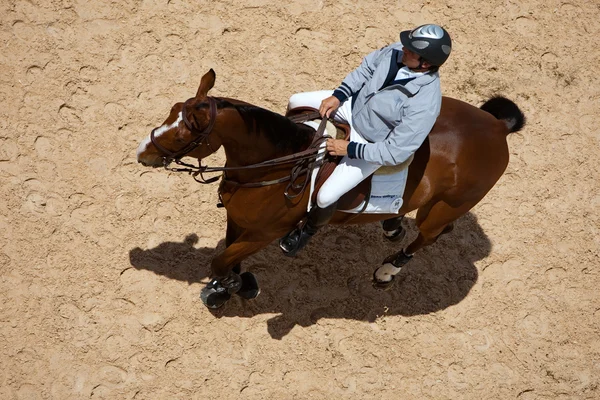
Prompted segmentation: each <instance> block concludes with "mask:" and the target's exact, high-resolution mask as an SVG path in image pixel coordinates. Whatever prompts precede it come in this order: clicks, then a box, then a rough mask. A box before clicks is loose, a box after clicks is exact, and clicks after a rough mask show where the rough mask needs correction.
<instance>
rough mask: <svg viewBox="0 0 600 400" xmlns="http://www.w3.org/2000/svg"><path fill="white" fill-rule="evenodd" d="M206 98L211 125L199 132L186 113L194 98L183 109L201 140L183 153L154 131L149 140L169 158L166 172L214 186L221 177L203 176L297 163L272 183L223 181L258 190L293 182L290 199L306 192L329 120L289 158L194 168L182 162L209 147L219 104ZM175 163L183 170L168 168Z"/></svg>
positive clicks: (300, 119) (316, 114) (287, 193)
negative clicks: (167, 146)
mask: <svg viewBox="0 0 600 400" xmlns="http://www.w3.org/2000/svg"><path fill="white" fill-rule="evenodd" d="M207 98H208V103H209V107H210V117H209V123H208V126H207V127H206V128H205V129H203V130H201V131H200V130H198V129H197V128H196V127H195V126H194V125H193V124H192V123H191V122H190V120H189V119H188V117H187V111H186V109H187V107H186V106H187V105H188V104H189V102H191V101H193V100H194V98H191V99H188V100H186V102H185V103H184V105H183V109H182V119H183V122H184V123H185V125H186V127H187V128H188V129H189V130H190V131H191V132H192V133H193V134H196V135H197V136H198V137H197V138H196V139H195V140H193V141H192V142H190V143H189V144H188V145H186V146H185V147H184V148H182V149H181V150H178V151H176V152H172V151H170V150H168V149H165V148H164V147H163V146H161V145H160V144H159V143H158V142H157V141H156V138H155V137H154V131H152V132H151V133H150V140H151V141H152V144H154V146H156V148H157V149H158V150H159V151H161V152H162V153H164V154H166V156H164V157H163V166H164V168H165V169H166V170H168V171H172V172H187V173H188V174H190V175H192V177H193V178H194V180H195V181H196V182H199V183H203V184H208V183H213V182H215V181H217V180H218V179H219V178H220V176H216V177H212V178H209V179H206V178H204V175H203V174H204V173H212V172H227V171H239V170H246V169H257V168H268V167H273V166H278V165H285V164H289V163H292V162H296V164H295V165H294V166H293V167H292V172H291V173H290V175H289V176H285V177H283V178H279V179H273V180H269V181H261V182H249V183H239V182H235V181H232V180H228V179H226V178H223V181H224V182H228V183H232V184H234V185H236V186H237V187H246V188H257V187H263V186H270V185H276V184H279V183H283V182H287V181H290V183H289V184H288V186H287V187H286V190H285V192H284V193H285V196H286V197H287V198H288V199H293V198H295V197H298V196H299V195H301V194H302V193H304V191H305V189H306V186H307V183H308V182H309V181H310V175H311V173H312V171H313V170H314V168H315V167H317V166H318V165H317V163H315V160H316V158H317V156H316V154H317V153H318V152H319V148H320V145H321V144H322V143H323V142H324V141H325V140H327V138H326V137H324V136H323V133H324V132H325V126H326V125H327V118H323V119H322V120H321V123H320V124H319V128H318V129H317V131H316V133H315V135H314V137H313V140H312V143H311V144H310V145H309V146H308V148H307V149H306V150H303V151H301V152H298V153H294V154H290V155H287V156H283V157H279V158H275V159H272V160H267V161H263V162H260V163H257V164H251V165H245V166H241V167H209V166H206V165H202V163H201V161H199V162H198V166H195V165H192V164H188V163H185V162H183V161H181V158H183V157H184V156H185V155H187V154H188V153H190V152H192V151H193V150H195V149H196V148H197V147H198V146H200V145H201V144H202V142H203V141H205V140H206V144H207V146H208V147H209V148H210V142H209V141H208V137H209V134H210V132H211V131H212V130H213V128H214V125H215V122H216V118H217V102H216V100H215V98H214V97H207ZM319 116H320V114H319V112H317V111H315V112H312V113H307V114H301V115H297V116H293V117H290V118H289V119H290V120H291V121H292V122H295V123H299V122H304V121H308V120H311V119H315V118H317V117H319ZM211 150H212V149H211ZM213 152H214V151H213ZM172 162H175V164H177V165H180V166H183V167H184V168H172V167H169V165H170V164H171V163H172ZM304 174H306V179H304V181H303V182H302V183H300V184H296V183H295V182H296V180H297V179H298V178H299V177H300V176H302V175H304ZM198 175H200V179H198V178H197V177H198ZM291 191H294V192H295V193H294V194H291V193H290V192H291Z"/></svg>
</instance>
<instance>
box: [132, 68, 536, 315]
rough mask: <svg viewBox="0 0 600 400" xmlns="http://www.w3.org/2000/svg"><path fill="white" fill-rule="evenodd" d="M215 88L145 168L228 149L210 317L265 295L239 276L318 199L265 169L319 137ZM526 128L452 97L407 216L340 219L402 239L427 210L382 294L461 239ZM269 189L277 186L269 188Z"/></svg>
mask: <svg viewBox="0 0 600 400" xmlns="http://www.w3.org/2000/svg"><path fill="white" fill-rule="evenodd" d="M214 82H215V73H214V71H213V70H212V69H211V70H210V71H209V72H208V73H206V74H205V75H204V76H203V77H202V80H201V82H200V87H199V88H198V92H197V93H196V96H195V97H193V98H191V99H189V100H187V101H186V102H185V103H176V104H175V105H174V106H173V107H172V108H171V111H170V114H169V116H168V117H167V119H166V120H165V122H164V123H163V125H162V126H160V127H158V128H156V129H154V130H153V131H152V133H151V134H150V136H149V137H148V138H147V139H145V140H144V141H143V142H142V143H141V144H140V146H139V148H138V154H137V156H138V161H139V162H140V163H142V164H143V165H145V166H151V167H161V166H165V167H166V168H168V166H169V164H170V163H171V162H173V161H175V162H177V163H180V164H181V163H182V162H181V158H182V157H184V156H186V157H193V158H196V159H197V160H198V162H199V163H200V162H201V160H202V159H203V158H205V157H207V156H208V155H210V154H212V153H214V152H215V151H217V150H218V149H219V148H221V146H222V147H223V148H224V150H225V156H226V159H227V161H226V165H225V167H226V168H224V169H225V173H224V176H223V178H222V181H221V184H220V187H219V193H220V196H221V199H222V202H223V204H224V205H225V208H226V209H227V233H226V240H225V242H226V248H225V250H224V251H223V252H222V253H221V254H219V255H218V256H216V257H215V258H214V259H213V261H212V276H213V279H212V280H211V282H209V283H208V284H207V286H206V287H205V288H204V289H203V290H202V294H201V298H202V300H203V301H204V304H206V305H207V306H208V307H210V308H216V307H220V306H221V305H223V304H224V303H225V302H226V301H227V300H228V299H229V298H230V296H231V294H233V293H237V294H239V295H240V296H242V297H244V298H254V297H256V296H257V295H258V293H259V290H258V285H257V283H256V280H255V279H254V276H253V275H252V274H250V273H249V272H245V273H243V274H241V275H240V274H239V273H240V263H241V262H242V260H244V259H245V258H246V257H248V256H250V255H251V254H253V253H255V252H258V251H259V250H261V249H263V248H265V247H266V246H267V245H269V244H270V243H271V242H272V241H273V240H276V239H279V238H281V237H282V236H284V235H285V234H286V233H288V232H289V231H290V230H291V229H293V228H294V227H295V226H296V225H297V224H298V222H299V221H300V220H302V219H303V218H304V217H305V215H306V208H307V204H308V197H309V194H308V191H306V192H304V193H303V194H302V195H301V196H298V197H297V198H296V199H293V200H290V199H288V198H287V197H286V196H284V191H285V189H286V187H287V185H288V182H287V181H285V179H286V177H287V176H289V175H290V170H291V169H292V167H293V166H294V162H293V161H292V162H291V161H288V162H287V163H284V164H275V165H270V164H267V166H265V164H260V163H264V162H265V161H268V160H273V159H278V158H281V157H285V156H288V155H292V154H296V153H298V152H301V151H303V150H305V149H306V148H307V147H308V146H309V145H310V143H311V141H312V138H313V136H314V134H315V131H314V130H313V129H312V128H310V127H308V126H306V125H302V124H295V123H293V122H291V121H290V120H289V119H287V118H286V117H284V116H282V115H279V114H276V113H273V112H270V111H267V110H265V109H262V108H259V107H255V106H253V105H251V104H248V103H244V102H241V101H239V100H234V99H228V98H214V97H210V96H208V91H209V90H210V89H211V88H212V87H213V85H214ZM524 123H525V118H524V115H523V113H522V112H521V111H520V110H519V108H518V107H517V105H516V104H514V103H513V102H512V101H510V100H508V99H505V98H503V97H495V98H492V99H491V100H489V101H488V102H486V103H485V104H484V105H483V106H482V107H481V108H476V107H474V106H471V105H469V104H467V103H464V102H461V101H459V100H455V99H451V98H447V97H444V99H443V102H442V111H441V114H440V116H439V117H438V119H437V122H436V124H435V126H434V128H433V130H432V131H431V133H430V134H429V137H428V139H427V140H425V142H424V143H423V144H422V145H421V147H420V148H419V149H418V151H417V152H416V154H415V158H414V160H413V162H412V164H411V165H410V169H409V174H408V183H407V186H406V191H405V193H404V196H403V198H404V203H403V206H402V208H401V209H400V211H399V213H398V214H397V215H390V214H361V215H358V216H357V215H355V214H348V213H343V212H336V214H335V215H334V217H333V218H332V220H331V222H330V223H332V224H344V223H349V222H351V223H353V224H364V223H371V222H375V221H382V220H386V221H385V222H384V225H383V226H384V230H385V231H386V234H387V236H388V237H392V238H394V237H401V236H402V235H400V233H403V230H402V227H401V224H400V222H401V220H402V217H403V216H404V214H406V213H408V212H410V211H412V210H418V211H417V215H416V221H415V222H416V226H417V228H418V230H419V234H418V236H417V238H416V239H415V240H414V241H413V242H412V243H410V245H408V247H406V249H404V250H400V251H399V252H398V253H396V254H393V255H391V256H389V257H387V258H386V259H385V260H384V262H383V265H382V266H381V267H379V268H378V269H377V270H376V271H375V273H374V281H375V282H374V283H375V284H376V286H379V287H386V286H388V285H389V284H390V283H391V282H392V281H393V278H394V275H396V274H397V273H398V272H399V271H400V268H401V267H402V265H404V264H405V263H407V262H408V261H409V260H410V259H411V257H412V255H413V254H414V253H415V252H417V251H418V250H419V249H421V248H423V247H425V246H428V245H430V244H432V243H434V242H435V241H436V239H437V238H438V237H439V236H440V235H442V234H444V233H447V232H449V231H450V230H452V226H453V221H455V220H456V219H457V218H459V217H460V216H462V215H464V214H465V213H467V211H469V210H470V209H471V208H472V207H473V206H475V205H476V204H477V203H478V202H479V201H481V199H482V198H483V197H484V196H485V195H486V193H487V192H488V191H489V190H490V189H491V188H492V187H493V186H494V184H495V183H496V182H497V181H498V179H499V178H500V176H501V175H502V174H503V173H504V170H505V169H506V166H507V164H508V159H509V154H508V146H507V143H506V137H507V135H508V134H509V133H511V132H516V131H518V130H519V129H521V128H522V127H523V125H524ZM199 165H200V164H199ZM248 166H250V167H249V168H248ZM244 167H246V168H244ZM264 182H267V183H269V184H268V185H265V186H263V184H264Z"/></svg>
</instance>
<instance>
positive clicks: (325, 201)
mask: <svg viewBox="0 0 600 400" xmlns="http://www.w3.org/2000/svg"><path fill="white" fill-rule="evenodd" d="M339 198H340V196H338V195H337V194H336V193H331V192H327V191H324V190H321V191H320V192H319V193H318V194H317V205H318V206H319V207H321V208H326V207H329V206H330V205H332V204H333V203H335V202H336V201H338V200H339Z"/></svg>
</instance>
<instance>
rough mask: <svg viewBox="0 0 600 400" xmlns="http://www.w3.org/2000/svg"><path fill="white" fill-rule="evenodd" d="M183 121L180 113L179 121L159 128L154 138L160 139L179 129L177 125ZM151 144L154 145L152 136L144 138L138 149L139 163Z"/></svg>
mask: <svg viewBox="0 0 600 400" xmlns="http://www.w3.org/2000/svg"><path fill="white" fill-rule="evenodd" d="M181 121H183V117H182V114H181V112H179V115H178V116H177V121H175V122H173V123H172V124H169V125H163V126H161V127H160V128H157V129H156V130H155V131H154V137H155V138H158V137H160V135H162V134H163V133H165V132H168V131H169V130H170V129H173V128H175V127H177V125H179V123H180V122H181ZM150 143H152V140H151V139H150V135H148V137H146V138H144V140H142V143H140V145H139V146H138V149H137V158H138V161H139V159H140V155H141V154H142V153H143V152H145V151H146V150H147V149H148V146H150Z"/></svg>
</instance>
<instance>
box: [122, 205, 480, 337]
mask: <svg viewBox="0 0 600 400" xmlns="http://www.w3.org/2000/svg"><path fill="white" fill-rule="evenodd" d="M405 227H406V228H407V238H406V239H405V240H404V241H403V242H402V243H389V242H385V241H384V240H383V239H382V238H381V235H382V233H381V228H380V226H379V224H370V225H362V226H345V227H328V228H326V229H323V232H319V236H322V240H321V243H318V240H317V237H318V236H315V238H314V239H313V242H311V244H310V245H309V246H308V247H307V248H306V249H304V250H303V252H302V253H300V254H299V255H298V257H296V258H294V259H290V258H288V257H285V256H283V254H282V253H281V251H280V250H279V248H278V246H277V244H276V243H273V244H271V245H270V246H268V247H267V248H266V249H265V250H263V251H261V252H259V253H258V254H256V255H254V256H251V257H249V258H248V259H247V260H245V261H244V263H243V269H244V270H247V271H250V272H252V273H254V274H255V275H256V277H257V278H258V281H259V284H260V287H261V289H262V293H261V295H260V296H259V297H258V298H257V299H255V300H252V301H246V300H242V299H241V298H239V297H238V296H233V297H232V299H231V300H230V301H229V302H228V303H227V304H226V305H225V306H223V308H221V309H218V310H216V311H213V314H214V315H215V316H216V317H217V318H227V317H243V318H251V317H253V316H255V315H259V314H263V313H269V314H272V313H276V314H279V315H278V316H276V317H274V318H271V319H270V320H269V321H268V322H267V325H268V328H267V329H268V331H269V334H270V335H271V337H273V338H275V339H281V338H282V337H284V336H286V335H287V334H288V333H289V332H290V331H291V330H292V329H293V328H294V327H295V326H296V325H300V326H304V327H306V326H310V325H313V324H315V323H317V322H318V321H319V320H321V319H332V318H333V319H340V318H341V319H354V320H359V321H368V322H375V321H376V320H377V319H378V318H380V317H383V316H391V315H402V316H414V315H424V314H429V313H433V312H437V311H440V310H444V309H446V308H448V307H450V306H452V305H455V304H457V303H459V302H460V301H462V300H463V299H464V298H465V297H466V296H467V295H468V293H469V291H470V290H471V288H472V287H473V285H474V284H475V283H476V282H477V279H478V272H477V268H476V267H475V262H476V261H479V260H481V259H483V258H485V257H487V256H488V255H489V254H490V252H491V242H490V240H489V238H488V237H487V236H486V235H485V233H484V232H483V230H482V228H481V226H480V225H479V223H478V222H477V218H476V217H475V215H474V214H472V213H468V214H467V215H465V216H463V217H462V218H460V219H459V220H457V221H456V222H455V229H454V231H452V232H451V233H449V234H447V235H444V236H442V237H441V238H440V239H439V240H438V241H437V243H435V244H433V245H431V246H429V247H426V248H424V249H422V250H420V251H419V252H418V253H417V255H415V257H414V259H413V260H411V261H410V262H409V263H408V264H407V266H406V267H404V268H403V269H402V272H400V274H399V275H398V276H397V277H396V279H397V282H396V284H395V286H393V288H392V289H390V290H388V291H385V292H382V291H378V290H375V289H374V288H373V287H372V286H371V277H372V273H373V271H374V269H375V268H377V265H379V264H380V263H381V261H382V260H383V258H385V256H387V255H389V254H392V253H395V252H396V251H398V250H400V249H401V248H402V247H405V246H406V245H407V244H408V243H410V241H411V240H413V239H414V238H415V235H416V229H415V228H414V221H413V220H410V219H406V221H405ZM197 239H198V238H197V236H195V235H189V236H188V237H187V239H186V241H184V242H183V243H174V242H169V243H163V244H161V245H159V246H158V247H156V248H154V249H150V250H146V251H144V250H141V249H133V250H132V251H131V252H130V259H131V264H132V265H133V266H134V267H136V268H138V269H148V270H151V271H154V272H155V273H157V274H160V275H164V276H167V277H169V278H172V279H177V280H182V281H187V282H190V283H193V282H200V281H201V280H202V279H204V278H205V277H207V276H208V275H209V274H210V271H209V268H210V267H209V265H210V259H211V258H212V256H213V255H214V254H216V253H215V249H212V248H202V249H196V248H194V243H195V242H196V241H197ZM223 247H224V244H223V241H221V243H219V245H218V246H217V249H219V250H221V249H222V248H223Z"/></svg>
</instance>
